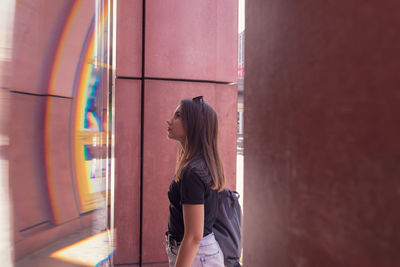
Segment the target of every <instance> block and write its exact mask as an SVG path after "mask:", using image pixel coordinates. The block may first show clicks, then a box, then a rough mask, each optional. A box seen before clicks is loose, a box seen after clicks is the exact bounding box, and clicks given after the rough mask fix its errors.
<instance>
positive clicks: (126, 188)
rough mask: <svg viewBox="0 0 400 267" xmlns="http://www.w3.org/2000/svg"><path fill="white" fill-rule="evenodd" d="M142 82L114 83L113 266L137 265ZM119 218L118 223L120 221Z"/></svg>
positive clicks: (122, 81) (118, 81)
mask: <svg viewBox="0 0 400 267" xmlns="http://www.w3.org/2000/svg"><path fill="white" fill-rule="evenodd" d="M140 100H141V81H138V80H121V79H117V81H116V91H115V196H116V197H115V218H116V220H115V228H116V229H117V239H116V240H117V246H118V249H117V251H116V254H115V256H114V257H115V259H116V262H115V263H118V262H129V263H138V262H139V248H140V240H139V237H140V235H139V234H140V135H141V133H140V132H141V131H140V130H141V126H140V114H141V104H140V102H141V101H140ZM120 218H121V219H120Z"/></svg>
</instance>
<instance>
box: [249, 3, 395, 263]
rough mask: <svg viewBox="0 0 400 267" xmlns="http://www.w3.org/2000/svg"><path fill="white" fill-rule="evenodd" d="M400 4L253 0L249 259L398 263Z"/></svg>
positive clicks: (250, 12)
mask: <svg viewBox="0 0 400 267" xmlns="http://www.w3.org/2000/svg"><path fill="white" fill-rule="evenodd" d="M399 12H400V3H399V2H397V1H385V2H379V3H378V2H375V1H359V0H353V1H348V2H346V3H344V2H342V3H339V2H337V1H324V2H321V1H299V2H294V1H285V0H276V1H275V0H273V1H263V0H258V1H246V40H245V41H246V51H245V55H246V79H245V91H244V95H245V98H244V107H245V112H244V114H245V115H244V116H245V118H244V123H245V125H244V131H245V135H244V152H245V163H244V164H245V165H244V168H245V169H244V215H245V216H244V246H243V247H244V257H243V261H244V262H243V263H244V266H275V267H287V266H325V267H331V266H332V267H337V266H364V267H375V266H380V267H395V266H400V256H399V255H400V254H399V253H398V250H399V248H400V231H399V223H400V215H399V212H398V203H399V202H400V190H399V189H400V180H399V176H400V165H399V151H400V142H398V136H399V134H400V123H399V122H400V108H399V105H398V103H399V102H400V94H399V90H398V85H399V84H400V76H399V75H398V69H399V60H400V51H399V49H398V47H399V45H400V38H399V26H400V17H399V16H398V14H399Z"/></svg>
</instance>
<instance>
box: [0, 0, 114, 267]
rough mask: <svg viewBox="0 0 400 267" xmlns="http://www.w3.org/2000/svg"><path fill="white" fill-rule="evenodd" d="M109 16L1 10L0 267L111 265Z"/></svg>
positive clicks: (107, 10)
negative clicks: (0, 263)
mask: <svg viewBox="0 0 400 267" xmlns="http://www.w3.org/2000/svg"><path fill="white" fill-rule="evenodd" d="M112 7H113V1H111V0H92V1H87V0H76V1H67V0H65V1H52V0H42V1H29V0H21V1H11V0H7V1H3V2H2V5H1V8H0V24H1V26H0V175H1V176H0V178H1V179H0V190H1V192H0V195H1V197H0V207H1V209H0V212H1V216H0V218H1V219H0V230H1V231H0V232H1V233H2V234H1V235H0V251H1V254H0V260H1V262H2V266H12V265H15V266H95V265H97V266H100V265H104V266H106V265H110V264H111V260H110V256H111V255H112V254H113V251H114V246H113V230H112V229H113V221H112V219H111V217H112V216H111V214H112V212H113V211H112V208H113V205H112V199H113V188H112V186H111V184H112V173H113V172H112V169H113V160H112V147H113V146H112V112H111V108H110V107H111V103H112V94H111V75H112V73H111V60H112V58H111V48H112V40H113V38H112V13H113V12H112Z"/></svg>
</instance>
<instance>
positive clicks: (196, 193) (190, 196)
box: [181, 171, 206, 204]
mask: <svg viewBox="0 0 400 267" xmlns="http://www.w3.org/2000/svg"><path fill="white" fill-rule="evenodd" d="M181 183H182V184H181V203H182V204H204V203H205V198H204V195H205V190H206V187H205V184H204V183H203V181H202V180H201V179H200V177H199V176H198V175H196V174H195V173H194V172H193V171H189V172H186V173H184V174H183V177H182V180H181Z"/></svg>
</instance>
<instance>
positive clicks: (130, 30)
mask: <svg viewBox="0 0 400 267" xmlns="http://www.w3.org/2000/svg"><path fill="white" fill-rule="evenodd" d="M117 5H118V8H117V66H116V71H117V76H124V77H141V76H142V32H143V29H142V20H143V18H142V17H143V16H142V14H143V10H142V9H143V8H142V5H143V3H142V1H138V0H122V1H121V0H120V1H118V2H117Z"/></svg>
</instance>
